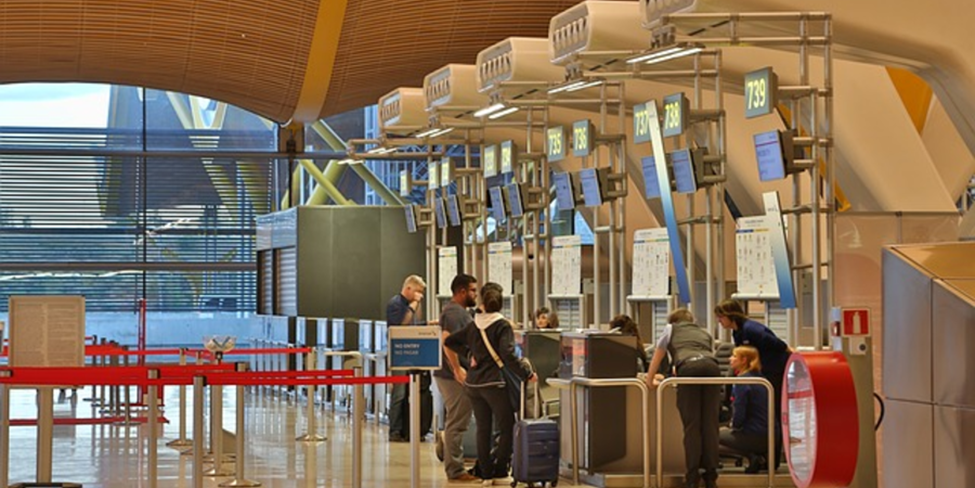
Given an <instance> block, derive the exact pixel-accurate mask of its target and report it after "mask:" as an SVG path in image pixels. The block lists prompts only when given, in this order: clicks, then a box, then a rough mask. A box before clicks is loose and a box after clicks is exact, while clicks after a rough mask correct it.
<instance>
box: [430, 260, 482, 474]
mask: <svg viewBox="0 0 975 488" xmlns="http://www.w3.org/2000/svg"><path fill="white" fill-rule="evenodd" d="M450 291H451V293H452V296H451V300H450V302H449V303H447V305H446V306H444V308H443V311H442V312H441V313H440V328H441V329H442V330H443V336H444V341H446V340H447V338H449V337H450V334H453V333H454V332H457V331H459V330H463V329H464V327H467V326H468V325H470V324H473V323H474V317H473V316H472V315H471V313H470V312H469V311H468V310H467V309H468V308H470V307H473V306H475V305H477V303H476V300H477V279H476V278H474V277H473V276H471V275H468V274H459V275H457V276H456V277H455V278H454V280H453V281H452V282H451V283H450ZM442 364H443V368H441V369H440V371H435V372H434V373H433V377H434V380H435V381H436V382H437V389H439V390H440V395H441V396H443V401H444V407H445V408H446V409H447V414H446V418H445V419H444V432H443V444H444V446H443V447H444V449H443V450H444V453H443V467H444V472H445V473H446V474H447V478H448V479H450V480H452V481H474V480H476V479H477V477H475V476H473V475H471V474H469V473H467V471H466V470H465V469H464V443H463V441H464V433H465V432H467V426H468V425H470V421H471V401H470V399H469V398H468V396H467V392H466V391H464V383H465V382H466V381H467V367H468V366H469V364H468V361H467V357H466V356H464V357H461V356H458V355H457V353H455V352H454V351H452V350H451V349H449V348H447V347H446V346H445V347H444V348H443V359H442Z"/></svg>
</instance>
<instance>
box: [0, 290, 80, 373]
mask: <svg viewBox="0 0 975 488" xmlns="http://www.w3.org/2000/svg"><path fill="white" fill-rule="evenodd" d="M9 310H10V363H9V364H10V366H12V367H17V368H20V367H81V366H84V365H85V297H82V296H12V297H10V301H9Z"/></svg>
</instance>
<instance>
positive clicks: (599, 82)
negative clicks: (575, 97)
mask: <svg viewBox="0 0 975 488" xmlns="http://www.w3.org/2000/svg"><path fill="white" fill-rule="evenodd" d="M602 84H603V80H596V81H590V82H589V83H583V84H581V85H578V86H574V87H572V88H569V89H568V90H566V92H569V93H571V92H577V91H579V90H585V89H586V88H592V87H594V86H599V85H602Z"/></svg>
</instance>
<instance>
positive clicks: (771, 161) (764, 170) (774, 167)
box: [754, 130, 785, 181]
mask: <svg viewBox="0 0 975 488" xmlns="http://www.w3.org/2000/svg"><path fill="white" fill-rule="evenodd" d="M754 139H755V158H756V159H757V160H758V179H759V180H761V181H772V180H781V179H783V178H785V158H784V157H783V155H782V134H781V133H779V131H777V130H773V131H769V132H762V133H759V134H755V136H754Z"/></svg>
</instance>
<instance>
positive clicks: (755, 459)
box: [745, 456, 768, 474]
mask: <svg viewBox="0 0 975 488" xmlns="http://www.w3.org/2000/svg"><path fill="white" fill-rule="evenodd" d="M762 470H768V463H767V462H766V461H765V458H764V457H762V456H751V457H749V458H748V467H747V468H745V474H756V473H758V472H759V471H762Z"/></svg>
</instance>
